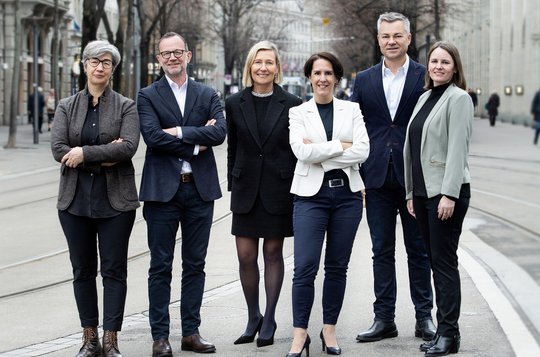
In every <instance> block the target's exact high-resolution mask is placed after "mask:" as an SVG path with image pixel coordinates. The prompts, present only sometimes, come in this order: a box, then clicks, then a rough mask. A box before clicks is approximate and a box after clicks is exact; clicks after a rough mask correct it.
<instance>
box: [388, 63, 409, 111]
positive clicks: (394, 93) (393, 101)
mask: <svg viewBox="0 0 540 357" xmlns="http://www.w3.org/2000/svg"><path fill="white" fill-rule="evenodd" d="M408 69H409V56H406V59H405V63H404V64H403V66H401V67H399V68H398V70H397V72H396V74H393V73H392V71H391V70H390V68H388V67H386V65H385V64H384V61H383V65H382V78H383V87H384V95H385V96H386V104H387V105H388V110H389V111H390V116H391V117H392V121H393V120H394V116H395V115H396V111H397V108H398V106H399V101H400V100H401V94H402V93H403V87H404V86H405V79H406V78H407V70H408Z"/></svg>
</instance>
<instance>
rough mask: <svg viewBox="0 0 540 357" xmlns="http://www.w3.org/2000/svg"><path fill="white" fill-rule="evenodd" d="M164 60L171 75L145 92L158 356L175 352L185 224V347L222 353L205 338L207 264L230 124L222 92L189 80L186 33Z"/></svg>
mask: <svg viewBox="0 0 540 357" xmlns="http://www.w3.org/2000/svg"><path fill="white" fill-rule="evenodd" d="M158 46H159V54H158V55H157V59H158V61H159V63H160V65H161V67H162V68H163V71H164V72H165V75H164V76H163V77H162V78H161V79H160V80H159V81H157V82H155V83H153V84H152V85H150V86H148V87H146V88H143V89H142V90H141V91H140V92H139V96H138V102H137V106H138V111H139V119H140V122H141V132H142V136H143V138H144V141H145V142H146V145H147V149H146V159H145V162H144V169H143V174H142V181H141V190H140V200H141V201H144V208H143V215H144V218H145V220H146V223H147V226H148V246H149V248H150V255H151V260H150V269H149V271H148V296H149V302H150V308H149V315H150V316H149V318H150V326H151V330H152V337H153V339H154V344H153V346H152V356H154V357H165V356H172V349H171V345H170V343H169V327H170V318H169V303H170V298H171V278H172V264H173V258H174V248H175V244H176V233H177V231H178V226H179V225H180V226H181V230H182V247H181V251H182V292H181V308H180V310H181V311H180V313H181V318H182V346H181V348H182V350H187V351H194V352H199V353H209V352H215V350H216V348H215V346H214V345H213V344H211V343H209V342H207V341H205V340H204V339H203V338H202V337H201V336H200V335H199V325H200V322H201V317H200V308H201V303H202V296H203V292H204V281H205V273H204V265H205V259H206V252H207V249H208V241H209V238H210V227H211V225H212V217H213V212H214V200H216V199H218V198H220V197H221V189H220V187H219V180H218V174H217V168H216V162H215V158H214V153H213V151H212V146H216V145H219V144H221V143H223V141H224V140H225V135H226V131H227V128H226V122H225V118H224V116H223V111H222V108H221V105H220V102H219V98H218V96H217V94H216V93H215V92H214V91H213V90H212V89H210V88H208V87H206V86H203V85H201V84H199V83H196V82H194V81H193V80H191V79H189V78H188V77H187V73H186V68H187V65H188V63H189V61H190V60H191V52H190V51H189V49H188V45H187V43H186V41H185V40H184V38H183V37H182V36H180V35H179V34H177V33H174V32H169V33H166V34H165V35H163V37H162V38H161V39H160V41H159V45H158Z"/></svg>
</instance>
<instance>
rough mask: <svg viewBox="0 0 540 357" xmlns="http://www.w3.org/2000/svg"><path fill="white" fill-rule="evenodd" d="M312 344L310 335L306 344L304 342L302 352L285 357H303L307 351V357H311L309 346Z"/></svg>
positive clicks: (291, 353)
mask: <svg viewBox="0 0 540 357" xmlns="http://www.w3.org/2000/svg"><path fill="white" fill-rule="evenodd" d="M310 343H311V338H309V335H307V337H306V342H304V346H302V350H301V351H300V352H298V353H293V352H289V353H287V355H286V356H285V357H302V352H304V350H306V357H309V344H310Z"/></svg>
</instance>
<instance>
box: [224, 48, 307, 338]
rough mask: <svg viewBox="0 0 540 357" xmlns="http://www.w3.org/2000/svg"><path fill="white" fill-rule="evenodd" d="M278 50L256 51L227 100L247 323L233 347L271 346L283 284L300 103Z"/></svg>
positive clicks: (229, 172) (232, 186)
mask: <svg viewBox="0 0 540 357" xmlns="http://www.w3.org/2000/svg"><path fill="white" fill-rule="evenodd" d="M281 78H282V70H281V62H280V59H279V53H278V49H277V47H276V45H274V44H273V43H271V42H269V41H261V42H259V43H257V44H255V45H254V46H253V47H252V48H251V49H250V51H249V53H248V56H247V59H246V65H245V67H244V75H243V82H244V83H243V84H244V86H245V87H246V88H245V89H244V90H243V91H241V92H239V93H236V94H235V95H232V96H230V97H229V98H227V101H226V102H225V111H226V114H227V115H226V117H227V143H228V147H227V179H228V189H229V191H231V211H232V212H233V219H232V234H233V235H235V236H236V250H237V253H238V261H239V263H240V281H241V283H242V289H243V291H244V297H245V299H246V303H247V308H248V322H247V326H246V329H245V331H244V333H243V334H242V335H241V336H240V337H239V338H238V339H236V341H234V343H235V344H243V343H250V342H253V340H254V339H255V335H256V334H257V333H258V334H259V337H258V338H257V346H258V347H263V346H267V345H271V344H273V343H274V333H275V331H276V328H277V324H276V321H275V311H276V304H277V302H278V299H279V295H280V291H281V286H282V284H283V274H284V263H283V241H284V237H290V236H292V235H293V228H292V200H293V196H292V194H291V193H290V192H289V190H290V188H291V182H292V177H293V172H294V165H295V163H296V158H295V157H294V154H293V152H292V150H291V147H290V145H289V109H290V108H291V107H294V106H297V105H300V104H301V103H302V101H301V100H300V98H298V97H296V96H294V95H292V94H289V93H287V92H286V91H284V90H283V89H282V88H281V87H280V86H279V85H278V83H280V82H281ZM260 238H262V249H263V257H264V285H265V292H266V308H265V312H264V317H263V315H262V314H261V312H260V309H259V280H260V277H259V266H258V264H257V258H258V252H259V243H260Z"/></svg>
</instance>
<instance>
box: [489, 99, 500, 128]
mask: <svg viewBox="0 0 540 357" xmlns="http://www.w3.org/2000/svg"><path fill="white" fill-rule="evenodd" d="M500 104H501V100H500V98H499V95H498V94H497V92H493V93H491V95H490V96H489V99H488V102H487V103H486V110H487V112H488V115H489V125H490V126H495V122H496V121H497V115H499V105H500Z"/></svg>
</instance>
